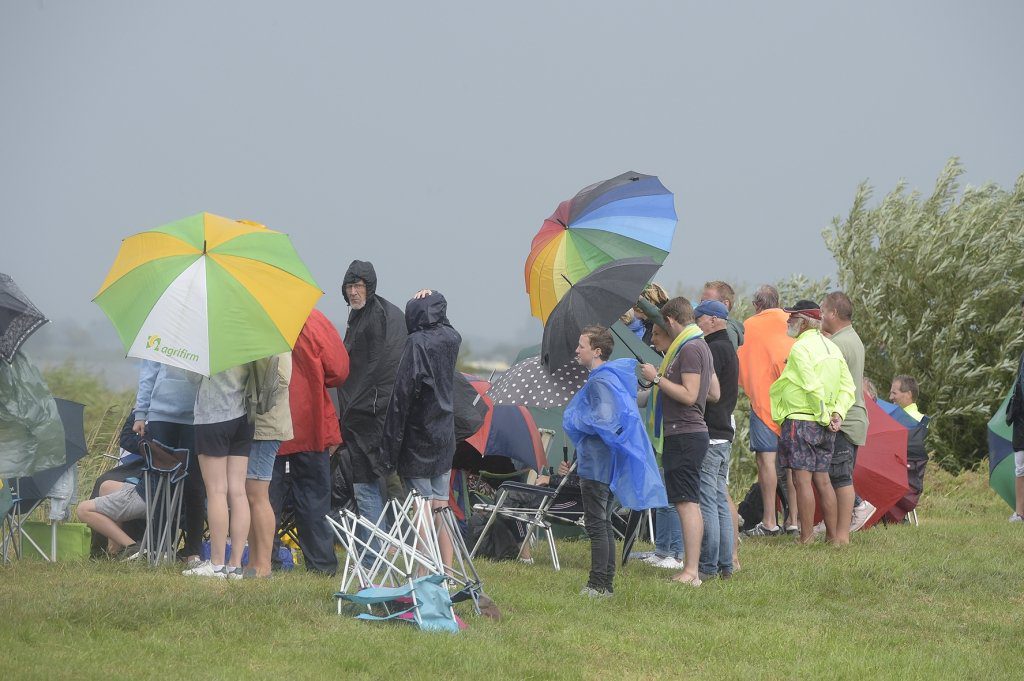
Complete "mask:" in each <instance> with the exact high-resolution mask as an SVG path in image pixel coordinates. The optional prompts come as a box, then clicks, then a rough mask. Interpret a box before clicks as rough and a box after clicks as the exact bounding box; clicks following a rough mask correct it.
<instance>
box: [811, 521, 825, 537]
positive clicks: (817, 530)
mask: <svg viewBox="0 0 1024 681" xmlns="http://www.w3.org/2000/svg"><path fill="white" fill-rule="evenodd" d="M819 534H825V521H824V520H822V521H821V522H820V523H818V524H817V525H815V526H814V535H815V536H817V535H819Z"/></svg>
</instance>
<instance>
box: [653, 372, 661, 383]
mask: <svg viewBox="0 0 1024 681" xmlns="http://www.w3.org/2000/svg"><path fill="white" fill-rule="evenodd" d="M651 383H653V384H654V385H658V384H659V383H661V375H660V374H659V375H657V376H655V377H654V380H653V381H651Z"/></svg>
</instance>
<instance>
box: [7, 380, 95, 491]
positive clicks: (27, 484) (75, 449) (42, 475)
mask: <svg viewBox="0 0 1024 681" xmlns="http://www.w3.org/2000/svg"><path fill="white" fill-rule="evenodd" d="M56 401H57V413H58V414H60V422H61V424H62V425H63V426H64V446H65V448H66V451H67V457H66V459H65V461H64V463H63V464H61V465H60V466H54V467H53V468H47V469H45V470H41V471H37V472H36V473H34V474H32V475H31V476H28V477H24V478H18V494H19V495H20V496H21V499H22V501H23V502H24V501H35V500H37V499H43V498H45V497H46V495H47V494H48V493H49V492H50V489H51V488H52V487H53V485H54V484H55V483H56V482H57V480H58V479H59V478H60V476H62V475H64V471H66V470H67V469H68V468H69V467H71V466H72V465H74V464H75V462H77V461H78V460H79V459H81V458H82V457H83V456H85V455H86V453H87V451H86V447H85V405H84V404H79V403H78V402H71V401H69V400H62V399H60V398H59V397H58V398H56Z"/></svg>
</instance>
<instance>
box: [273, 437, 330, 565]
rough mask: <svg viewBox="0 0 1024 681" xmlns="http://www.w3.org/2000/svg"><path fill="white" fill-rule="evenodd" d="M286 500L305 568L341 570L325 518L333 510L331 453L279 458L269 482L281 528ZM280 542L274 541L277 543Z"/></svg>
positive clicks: (310, 453)
mask: <svg viewBox="0 0 1024 681" xmlns="http://www.w3.org/2000/svg"><path fill="white" fill-rule="evenodd" d="M285 466H287V467H288V474H287V475H285ZM287 501H290V502H291V504H290V506H291V508H292V510H293V512H294V514H295V525H296V527H297V529H298V535H299V548H300V549H302V556H303V558H304V559H305V562H306V569H307V570H310V571H311V572H322V573H324V574H328V575H333V574H334V573H336V572H337V571H338V555H337V554H336V553H335V552H334V533H333V532H331V526H330V525H328V524H327V518H326V516H327V514H328V513H330V512H331V459H330V452H297V453H295V454H287V455H285V456H278V457H277V460H276V461H274V478H273V480H271V481H270V505H271V506H273V508H274V518H275V519H276V520H277V525H278V527H280V525H281V514H282V512H283V511H284V509H285V505H286V502H287ZM277 545H278V543H277V541H276V540H275V542H274V546H275V547H276V546H277ZM275 558H276V551H275Z"/></svg>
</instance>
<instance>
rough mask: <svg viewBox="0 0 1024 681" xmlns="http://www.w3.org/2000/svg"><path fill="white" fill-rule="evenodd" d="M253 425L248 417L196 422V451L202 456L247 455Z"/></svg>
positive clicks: (250, 443)
mask: <svg viewBox="0 0 1024 681" xmlns="http://www.w3.org/2000/svg"><path fill="white" fill-rule="evenodd" d="M254 430H255V427H254V425H253V424H252V423H249V417H248V416H246V415H245V414H242V415H241V416H239V417H238V418H237V419H231V420H230V421H221V422H220V423H197V424H196V453H197V454H201V455H203V456H249V449H250V448H251V447H252V435H253V431H254Z"/></svg>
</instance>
